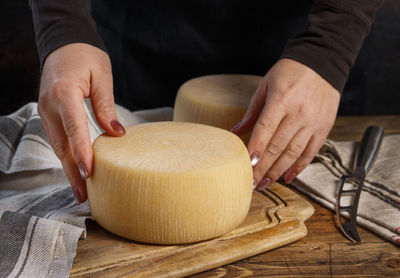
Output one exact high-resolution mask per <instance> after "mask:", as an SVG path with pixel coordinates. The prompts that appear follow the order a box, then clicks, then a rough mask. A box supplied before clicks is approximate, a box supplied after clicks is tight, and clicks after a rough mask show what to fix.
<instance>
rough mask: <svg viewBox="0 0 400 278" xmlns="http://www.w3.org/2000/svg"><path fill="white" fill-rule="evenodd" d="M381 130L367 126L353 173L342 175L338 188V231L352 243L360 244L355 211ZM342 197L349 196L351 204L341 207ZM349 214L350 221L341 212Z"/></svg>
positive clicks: (380, 137) (374, 156)
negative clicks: (347, 184)
mask: <svg viewBox="0 0 400 278" xmlns="http://www.w3.org/2000/svg"><path fill="white" fill-rule="evenodd" d="M382 138H383V128H382V127H379V126H369V127H368V128H367V129H366V130H365V132H364V135H363V137H362V139H361V142H360V145H359V147H358V149H357V152H356V156H355V165H354V171H353V173H352V174H350V175H343V176H342V177H341V179H340V184H339V187H338V195H337V200H336V214H337V217H338V221H339V226H340V229H341V230H342V232H343V234H344V235H345V236H346V237H347V238H348V239H349V240H351V241H352V242H360V241H361V239H360V236H359V235H358V232H357V210H358V202H359V199H360V194H361V189H362V187H363V185H364V180H365V177H366V176H367V174H368V171H369V170H370V169H371V167H372V165H373V164H374V162H375V159H376V157H377V155H378V152H379V148H380V146H381V143H382ZM346 182H348V183H350V184H352V185H353V188H352V189H344V185H345V183H346ZM344 196H350V198H351V204H350V205H342V204H341V203H342V200H343V198H342V197H344ZM343 211H347V212H349V213H350V220H346V219H345V218H344V217H343V216H342V215H341V212H343Z"/></svg>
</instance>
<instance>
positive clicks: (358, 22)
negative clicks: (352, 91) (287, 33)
mask: <svg viewBox="0 0 400 278" xmlns="http://www.w3.org/2000/svg"><path fill="white" fill-rule="evenodd" d="M382 4H383V0H315V1H314V4H313V7H312V9H311V11H310V13H309V15H308V24H307V28H306V30H305V31H304V32H301V33H300V34H298V35H297V36H296V37H295V38H294V39H292V40H290V41H289V42H288V43H287V45H286V47H285V49H284V51H283V53H282V55H281V58H290V59H293V60H296V61H298V62H300V63H302V64H304V65H306V66H308V67H310V68H311V69H313V70H314V71H316V72H317V73H319V74H320V75H321V76H322V77H323V78H325V80H327V81H328V82H329V83H330V84H331V85H332V86H333V87H335V88H336V89H337V90H338V91H339V92H342V90H343V87H344V85H345V83H346V80H347V77H348V74H349V71H350V68H351V67H352V66H353V64H354V61H355V59H356V57H357V55H358V52H359V50H360V48H361V45H362V43H363V41H364V39H365V37H366V36H367V34H368V33H369V31H370V28H371V25H372V22H373V20H374V16H375V12H376V11H377V10H378V9H379V8H380V6H381V5H382Z"/></svg>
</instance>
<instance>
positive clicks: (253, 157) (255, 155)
mask: <svg viewBox="0 0 400 278" xmlns="http://www.w3.org/2000/svg"><path fill="white" fill-rule="evenodd" d="M250 160H251V166H253V167H254V166H256V165H257V163H258V161H259V160H260V154H259V153H258V152H253V153H252V154H251V155H250Z"/></svg>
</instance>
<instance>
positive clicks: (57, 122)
mask: <svg viewBox="0 0 400 278" xmlns="http://www.w3.org/2000/svg"><path fill="white" fill-rule="evenodd" d="M41 114H42V115H43V112H42V113H41ZM42 115H41V117H42ZM42 119H43V123H44V126H45V128H46V131H47V134H48V135H49V140H50V144H51V145H52V147H53V150H54V152H55V154H56V156H57V157H58V159H60V161H61V164H62V166H63V169H64V172H65V174H66V175H67V178H68V180H69V182H70V183H71V187H72V192H73V193H74V196H75V200H76V202H77V204H78V205H79V204H80V203H82V202H84V201H85V200H86V199H87V193H86V182H85V181H84V180H83V179H82V178H81V175H80V173H79V169H78V167H77V164H76V162H75V158H74V157H73V154H72V152H71V148H70V144H69V142H68V137H67V135H66V134H65V131H64V129H63V124H62V121H61V118H60V117H57V116H55V117H42Z"/></svg>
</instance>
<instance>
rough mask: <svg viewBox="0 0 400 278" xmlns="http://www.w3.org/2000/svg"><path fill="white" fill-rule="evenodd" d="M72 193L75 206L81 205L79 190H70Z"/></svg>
mask: <svg viewBox="0 0 400 278" xmlns="http://www.w3.org/2000/svg"><path fill="white" fill-rule="evenodd" d="M72 192H73V193H74V197H75V201H76V204H77V205H80V204H81V203H82V201H81V194H80V193H79V190H78V189H76V188H72Z"/></svg>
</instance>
